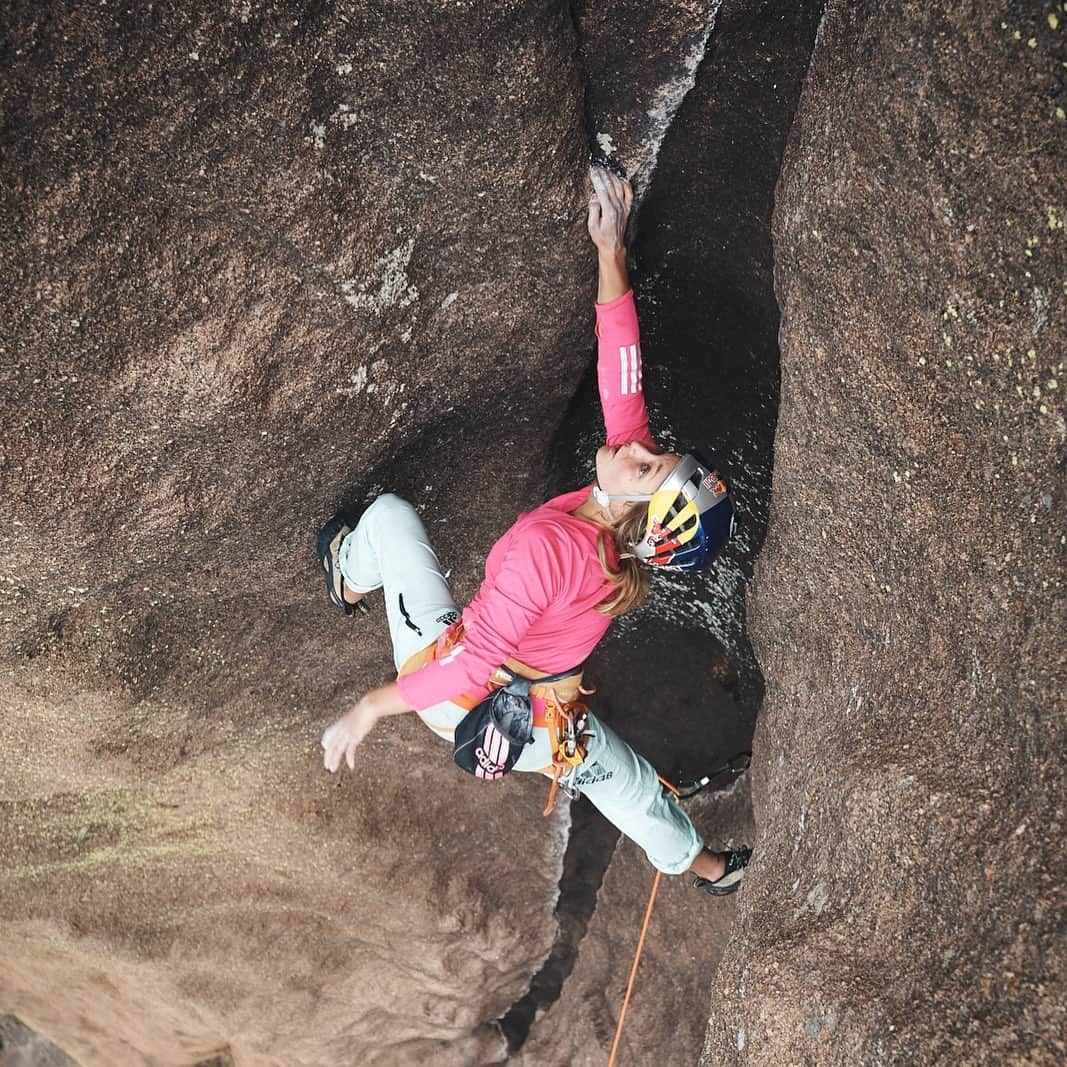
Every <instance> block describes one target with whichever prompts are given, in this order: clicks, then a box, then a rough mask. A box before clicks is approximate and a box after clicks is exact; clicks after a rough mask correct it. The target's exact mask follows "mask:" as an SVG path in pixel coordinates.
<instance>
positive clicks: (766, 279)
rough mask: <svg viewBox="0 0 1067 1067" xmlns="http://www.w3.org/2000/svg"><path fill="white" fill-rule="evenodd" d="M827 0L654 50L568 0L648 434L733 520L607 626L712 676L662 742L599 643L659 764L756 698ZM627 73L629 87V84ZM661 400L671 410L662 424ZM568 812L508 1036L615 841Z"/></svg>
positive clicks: (569, 468) (583, 927) (727, 741)
mask: <svg viewBox="0 0 1067 1067" xmlns="http://www.w3.org/2000/svg"><path fill="white" fill-rule="evenodd" d="M821 7H822V5H821V2H818V0H805V2H804V3H802V4H801V5H798V6H797V7H796V8H795V9H792V10H791V11H788V12H786V11H772V10H771V9H770V8H768V6H767V5H765V4H762V3H760V2H758V0H744V2H738V3H734V4H728V5H722V4H720V3H718V2H716V3H714V4H712V5H709V7H708V9H707V10H705V11H704V12H703V13H702V14H703V16H704V19H703V21H702V22H701V23H700V24H699V25H698V24H697V22H696V21H695V19H694V15H693V8H692V7H690V8H688V9H686V10H685V12H683V15H684V18H685V19H687V20H688V21H685V22H684V24H682V23H679V21H678V20H677V19H676V21H675V23H674V26H673V28H674V30H675V31H676V37H675V39H674V40H675V42H678V41H679V40H681V42H682V46H681V47H677V48H676V51H675V53H674V54H673V55H672V56H669V57H667V56H665V55H664V52H663V50H662V48H660V50H659V51H658V52H657V51H656V49H657V48H659V42H656V41H652V42H649V41H647V40H646V38H645V37H644V36H642V34H640V33H638V32H635V29H634V27H635V24H636V25H640V26H641V27H642V28H648V29H651V27H652V23H653V22H654V21H655V19H657V18H659V17H661V13H656V14H652V13H650V12H649V9H647V8H642V9H638V8H634V9H633V10H631V9H630V8H627V7H626V6H625V5H623V6H622V8H621V9H620V11H614V12H613V13H612V14H613V15H618V16H620V17H619V19H618V21H617V22H613V23H612V24H611V25H608V24H607V22H606V21H605V16H604V15H603V13H602V12H599V11H598V10H596V9H594V8H593V7H592V6H591V5H590V6H589V7H588V8H586V5H585V3H584V0H573V2H572V6H571V10H572V15H573V17H574V20H575V26H576V29H577V31H578V32H579V39H580V40H581V42H582V45H583V49H582V64H583V67H584V70H585V73H586V77H587V84H586V115H587V121H589V122H591V123H592V124H591V125H590V127H589V130H588V134H589V137H590V141H591V142H592V143H593V144H598V142H599V147H601V148H602V149H605V150H608V149H610V150H613V151H614V154H615V156H616V158H618V159H620V160H621V161H622V162H623V163H624V164H625V165H626V166H627V169H628V171H629V172H630V173H631V174H632V175H634V179H635V184H636V186H637V191H638V195H639V196H640V198H641V216H642V220H643V222H644V226H643V227H642V234H641V237H640V240H637V241H635V242H633V244H632V247H633V249H634V252H635V259H636V263H637V266H638V267H639V270H635V282H636V288H637V290H638V299H639V305H640V310H641V318H642V333H643V344H644V346H645V347H646V349H647V351H648V352H649V353H650V356H649V362H648V363H647V364H646V380H647V381H649V382H650V384H651V389H650V397H649V400H650V409H651V414H652V420H653V430H654V432H655V433H656V435H657V440H660V441H661V443H663V444H664V445H666V446H667V447H670V448H674V449H679V448H680V449H685V448H688V447H695V448H697V449H698V450H701V451H704V450H707V451H708V453H709V458H711V459H712V460H713V461H715V462H718V463H720V464H722V465H723V467H722V469H723V470H724V472H725V473H727V476H728V477H730V478H731V480H732V481H733V482H734V484H735V488H736V491H737V493H738V496H739V500H740V501H741V508H742V513H743V519H744V522H745V529H744V532H743V534H742V535H741V536H740V537H739V538H738V539H737V541H736V543H735V544H734V545H733V546H732V547H731V549H730V550H729V551H728V552H727V554H726V556H725V557H724V559H723V560H722V561H720V562H719V563H718V564H717V565H716V567H715V568H714V569H713V570H712V571H710V572H709V573H707V574H705V575H703V576H701V577H699V578H696V579H694V578H693V577H692V576H689V577H688V578H687V579H686V580H685V581H672V580H671V576H667V579H666V580H661V581H659V582H657V588H656V589H655V592H654V598H653V602H651V603H650V604H649V605H648V606H647V607H646V608H645V609H643V610H642V611H641V612H637V613H634V614H633V615H632V616H628V617H627V618H626V619H625V620H623V621H622V623H621V624H620V625H616V626H615V627H614V630H615V640H621V641H622V644H623V645H625V646H626V647H633V646H634V644H636V643H641V644H644V645H645V646H646V647H648V648H655V649H656V663H657V670H660V671H667V672H671V671H672V670H674V665H675V664H677V671H676V674H677V677H678V678H679V679H684V678H688V679H690V681H689V683H684V682H679V684H681V685H684V684H689V685H690V686H691V685H692V679H693V678H694V677H695V676H694V674H693V673H692V672H693V670H694V668H695V666H696V665H697V664H700V665H701V669H702V670H704V671H706V672H707V679H706V686H707V688H706V691H705V692H704V694H703V695H702V696H701V698H700V699H699V700H695V701H693V702H692V705H691V707H690V709H689V710H688V711H687V712H686V713H685V714H684V715H683V716H682V717H681V719H680V720H679V721H678V722H676V723H675V724H674V726H675V730H674V732H673V737H674V743H673V745H672V744H664V743H663V742H662V741H661V740H660V739H657V737H656V736H654V734H653V733H652V732H651V731H650V730H649V727H648V724H647V723H646V722H644V721H643V716H642V712H641V708H642V707H644V706H647V703H648V699H649V697H650V695H651V694H650V686H651V685H652V684H654V683H653V680H651V679H645V678H644V677H643V675H642V676H640V677H637V676H635V677H630V676H629V674H628V672H627V670H625V669H624V668H625V655H623V658H622V660H621V661H614V662H613V661H612V658H611V657H612V652H611V651H610V650H609V649H607V648H606V647H605V648H602V649H601V650H600V651H598V654H597V657H598V660H599V661H601V662H600V666H601V667H604V666H608V667H610V668H611V673H613V674H614V675H617V677H612V678H611V679H610V682H611V684H610V686H605V687H604V692H603V693H602V696H604V695H606V693H607V690H608V689H615V688H616V687H617V688H618V693H617V694H615V695H616V697H618V698H621V699H616V700H615V705H616V706H615V707H614V708H613V710H612V713H611V721H612V723H613V725H615V726H617V727H618V728H619V730H620V732H621V733H622V734H623V735H624V736H626V737H627V738H628V739H630V740H631V741H632V742H633V743H634V744H635V746H636V747H637V748H638V749H639V750H640V751H642V752H644V753H645V754H646V755H648V756H649V757H650V758H651V759H652V761H653V762H654V763H656V764H657V765H659V766H661V767H663V768H664V769H668V770H669V768H670V764H671V761H672V760H676V759H678V758H679V751H678V747H677V742H678V739H679V738H681V737H686V738H688V739H690V740H691V741H692V749H693V751H694V752H695V751H696V750H698V749H699V750H701V752H702V758H703V757H706V756H707V753H706V752H703V749H704V748H705V747H709V748H711V747H714V748H715V749H721V751H719V752H718V755H720V756H723V755H725V754H727V753H728V752H729V751H736V750H738V749H739V748H743V747H747V746H748V745H749V744H750V743H751V737H752V732H753V730H754V725H755V717H756V712H757V709H758V707H759V705H760V703H761V701H762V696H763V679H762V674H761V673H760V670H759V666H758V664H757V663H756V662H755V658H754V656H753V655H752V651H751V647H750V645H749V641H748V635H747V629H746V627H745V607H744V600H745V587H746V583H747V578H748V575H749V574H750V573H751V568H752V564H753V560H754V557H755V555H756V553H757V552H758V551H759V548H760V546H761V544H762V540H763V535H764V531H765V529H766V520H767V506H768V501H769V496H770V481H771V465H772V454H773V439H774V430H775V425H776V421H777V401H778V375H779V369H778V367H779V353H778V344H777V335H778V323H779V314H778V307H777V301H776V298H775V294H774V287H773V250H772V247H771V238H770V232H771V216H772V212H773V207H774V187H775V183H776V181H777V177H778V172H779V169H780V165H781V159H782V154H783V151H784V148H785V143H786V139H787V136H788V133H789V129H790V126H791V123H792V118H793V112H794V109H795V105H796V100H797V98H798V96H799V93H800V87H801V84H802V81H803V77H804V73H805V71H806V69H807V64H808V61H809V59H810V54H811V46H812V40H813V37H814V32H815V28H816V26H817V25H818V21H819V15H820V13H821ZM677 10H678V11H681V10H682V9H681V8H680V7H679V8H678V9H677ZM671 17H674V15H672V16H671ZM679 17H681V16H679ZM627 19H629V21H627ZM713 31H714V37H713V36H712V34H713ZM713 43H714V47H712V45H713ZM601 49H604V50H606V51H607V53H608V54H607V55H605V54H600V51H599V50H601ZM642 50H645V51H647V52H648V53H649V54H651V55H652V56H653V58H654V59H655V62H656V66H655V67H654V69H655V71H656V72H657V73H660V72H663V76H661V77H658V78H657V77H655V76H652V77H650V76H649V72H648V70H647V69H645V68H644V66H643V64H644V63H645V60H646V58H647V56H646V55H644V54H642V55H636V56H635V55H634V52H635V51H637V52H642ZM679 57H680V58H679ZM627 74H630V75H631V76H632V78H633V80H634V85H631V86H628V87H627V88H623V87H622V86H624V85H626V75H627ZM613 91H614V92H615V93H616V96H615V97H612V96H611V93H612V92H613ZM635 115H636V118H635V117H634V116H635ZM613 116H614V117H613ZM616 129H618V130H619V131H620V136H619V137H618V139H617V140H616V141H615V142H613V143H611V144H604V143H603V142H602V141H601V137H600V135H602V134H606V135H610V132H611V131H613V130H616ZM653 173H655V177H656V181H655V182H654V183H653V182H652V181H651V178H652V175H653ZM695 176H699V180H698V181H694V177H695ZM594 367H595V361H591V366H590V371H589V373H588V374H587V375H586V378H585V379H584V380H583V382H582V385H581V387H580V388H579V390H578V391H577V393H576V395H575V397H574V400H573V401H572V404H571V407H570V410H569V411H568V413H567V415H566V417H565V420H564V423H563V425H562V426H561V429H560V432H559V434H558V435H557V440H556V442H555V446H554V450H553V454H552V459H551V463H552V467H551V474H550V481H551V482H552V484H554V485H555V486H558V487H559V488H565V487H568V486H571V485H574V484H579V483H580V482H581V480H582V479H583V478H584V479H585V480H588V478H589V476H590V475H591V470H590V469H589V467H588V463H589V458H590V457H592V455H593V454H594V451H595V447H596V445H597V444H598V443H599V435H600V433H601V429H600V424H599V414H598V409H597V400H596V383H595V369H594ZM661 411H662V412H665V413H669V423H670V429H668V428H667V426H666V425H665V419H664V417H663V415H662V414H661ZM671 431H673V433H672V432H671ZM667 632H669V633H670V634H671V635H672V636H671V637H670V639H668V640H666V644H665V645H662V646H661V644H657V639H658V638H660V637H661V635H663V634H664V633H667ZM698 638H703V639H705V640H706V642H707V644H706V646H701V645H699V642H698V640H697V639H698ZM694 644H695V645H696V646H698V647H697V648H696V649H694V647H691V646H693V645H694ZM617 651H618V650H616V652H617ZM723 746H732V747H728V748H724V747H723ZM574 811H575V819H574V823H573V825H572V829H571V834H570V838H569V841H568V847H567V852H566V856H565V860H564V869H563V873H562V876H561V878H560V885H559V896H558V900H557V905H556V915H557V918H558V921H559V924H560V931H559V935H558V937H557V939H556V943H555V944H554V945H553V947H552V950H551V951H550V952H549V954H548V956H547V957H546V960H545V963H544V966H543V967H542V969H541V971H540V972H538V974H536V975H535V976H534V977H533V979H532V980H531V983H530V989H529V992H528V993H527V995H526V996H525V997H523V998H522V999H521V1000H519V1001H517V1002H516V1004H515V1005H513V1006H512V1008H511V1009H510V1010H509V1011H508V1012H507V1013H506V1014H505V1015H504V1016H503V1017H502V1018H501V1019H500V1020H499V1023H498V1024H499V1026H500V1028H501V1030H502V1031H503V1033H504V1036H505V1037H506V1039H507V1041H508V1044H509V1047H510V1048H511V1049H512V1051H514V1050H515V1049H517V1048H518V1047H519V1046H520V1045H521V1044H522V1043H523V1042H524V1041H526V1039H527V1037H528V1035H529V1033H530V1029H531V1026H532V1025H533V1024H534V1022H535V1020H536V1019H537V1018H538V1016H539V1015H541V1014H543V1013H544V1012H545V1011H547V1010H548V1009H549V1008H550V1007H551V1005H552V1004H553V1002H555V1001H556V1000H558V999H560V998H561V994H562V992H563V990H564V989H565V988H567V987H568V986H567V980H568V978H569V976H570V975H571V972H572V971H573V970H574V968H575V966H576V964H577V962H578V953H579V951H580V948H581V942H582V939H583V938H584V936H585V933H586V931H587V930H588V928H589V924H590V921H591V920H592V918H593V916H594V914H595V912H596V908H597V906H598V902H599V893H600V886H601V884H602V880H603V878H604V875H605V873H606V870H607V866H608V864H609V863H610V861H611V858H612V856H613V855H614V852H615V846H616V844H617V841H618V838H617V836H616V835H615V834H614V832H612V831H610V830H609V829H608V828H607V827H605V826H604V825H603V824H602V823H601V822H600V820H599V819H598V817H597V816H595V815H593V813H592V812H591V811H590V810H589V809H588V806H587V805H585V804H584V802H583V803H582V804H576V805H575V806H574ZM583 811H584V813H585V814H584V816H583V815H580V814H579V813H581V812H583ZM598 823H599V825H598ZM608 834H610V836H606V835H608ZM554 1017H555V1015H554ZM564 1017H567V1013H566V1010H565V1009H564Z"/></svg>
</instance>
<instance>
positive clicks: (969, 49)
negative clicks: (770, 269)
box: [703, 2, 1067, 1067]
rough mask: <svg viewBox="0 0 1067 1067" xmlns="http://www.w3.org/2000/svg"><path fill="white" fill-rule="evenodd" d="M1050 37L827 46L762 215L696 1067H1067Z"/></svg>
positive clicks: (912, 12) (873, 14)
mask: <svg viewBox="0 0 1067 1067" xmlns="http://www.w3.org/2000/svg"><path fill="white" fill-rule="evenodd" d="M1055 10H1056V11H1058V10H1059V9H1058V8H1056V9H1055ZM1049 12H1053V15H1050V14H1049ZM1054 15H1055V12H1054V9H1053V8H1052V7H1051V6H1050V7H1048V8H1047V10H1046V9H1045V8H1040V7H1036V6H1031V5H1005V4H997V5H994V7H993V8H990V7H989V6H988V5H977V4H959V5H954V6H953V7H952V8H951V10H950V9H949V8H948V6H947V5H934V6H931V5H927V4H919V3H913V4H902V5H893V6H887V5H877V4H845V3H837V2H831V3H830V4H829V5H828V9H827V13H826V16H825V19H824V21H823V24H822V26H821V29H820V33H819V38H818V44H817V47H816V51H815V55H814V58H813V60H812V66H811V69H810V71H809V75H808V79H807V83H806V86H805V91H804V96H803V98H802V101H801V104H800V108H799V111H798V114H797V120H796V124H795V127H794V134H793V140H792V143H791V149H790V151H789V154H788V157H787V159H786V162H785V167H784V170H783V174H782V179H781V182H780V184H779V187H778V194H777V210H776V217H775V248H776V278H777V287H778V295H779V300H780V304H781V309H782V317H783V327H782V400H781V407H780V417H779V423H778V433H777V436H776V439H775V470H774V501H773V504H772V508H771V517H770V528H769V533H768V537H767V541H766V543H765V545H764V549H763V553H762V556H761V558H760V562H759V565H758V568H757V575H756V581H755V587H754V590H753V596H752V597H751V599H750V607H749V619H750V623H751V627H752V634H753V642H754V645H755V648H756V652H757V654H758V657H759V661H760V664H761V666H762V668H763V671H764V675H765V678H766V684H767V693H766V699H765V702H764V706H763V709H762V711H761V714H760V719H759V723H758V725H757V730H756V738H755V743H754V751H755V764H754V769H753V781H752V790H753V800H754V805H755V818H756V830H757V837H758V841H759V851H758V854H757V860H756V863H755V864H754V866H753V868H752V870H751V873H750V877H749V879H748V880H747V882H746V886H745V890H744V892H742V893H741V894H740V902H739V907H738V928H737V930H736V933H735V935H734V937H733V939H732V940H731V943H730V946H729V948H728V950H727V952H726V956H725V958H724V962H723V966H722V969H721V970H720V973H719V978H718V983H717V989H718V995H717V997H716V999H715V1000H714V1001H713V1003H712V1010H711V1016H710V1023H711V1025H710V1029H709V1036H708V1044H707V1047H706V1050H705V1054H704V1059H703V1062H704V1063H706V1064H708V1065H715V1067H719V1065H721V1064H728V1063H753V1064H776V1063H811V1064H820V1065H821V1064H850V1065H851V1064H857V1063H864V1064H882V1063H885V1064H945V1063H968V1064H969V1063H983V1064H985V1063H988V1064H1006V1063H1011V1064H1015V1063H1029V1064H1050V1065H1051V1064H1058V1063H1062V1062H1063V1060H1064V1055H1065V1049H1064V1045H1063V1035H1064V1032H1065V1029H1064V1005H1065V990H1064V985H1063V969H1062V968H1063V940H1062V916H1063V897H1062V892H1063V888H1062V887H1063V884H1064V875H1065V871H1064V854H1063V848H1062V840H1063V832H1064V823H1063V815H1064V791H1063V752H1064V736H1063V711H1064V707H1063V693H1064V682H1065V679H1064V671H1063V634H1062V620H1063V608H1064V603H1063V534H1062V532H1063V503H1062V491H1063V484H1064V477H1063V473H1064V472H1063V466H1062V457H1063V443H1064V418H1063V405H1062V401H1061V395H1062V387H1063V380H1064V379H1063V358H1064V351H1065V347H1067V346H1065V343H1064V342H1065V337H1064V325H1063V324H1064V289H1063V279H1064V276H1065V267H1067V259H1065V256H1064V247H1063V246H1064V240H1063V229H1062V219H1063V217H1064V209H1065V207H1067V204H1065V200H1064V186H1063V173H1064V163H1065V160H1064V152H1063V146H1064V122H1063V111H1062V107H1063V104H1064V97H1063V88H1062V80H1061V79H1062V61H1063V59H1064V49H1063V43H1062V42H1063V36H1062V35H1063V14H1062V12H1060V13H1059V14H1058V15H1055V17H1054ZM1057 108H1060V109H1061V110H1059V111H1057Z"/></svg>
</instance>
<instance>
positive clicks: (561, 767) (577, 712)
mask: <svg viewBox="0 0 1067 1067" xmlns="http://www.w3.org/2000/svg"><path fill="white" fill-rule="evenodd" d="M549 692H550V693H551V696H552V699H551V700H549V701H548V702H547V703H546V704H545V726H546V727H547V728H548V743H549V746H550V748H551V750H552V785H551V786H550V788H549V790H548V803H547V804H546V805H545V810H544V811H543V812H542V814H543V815H550V814H551V813H552V811H553V810H554V809H555V807H556V794H557V792H558V791H559V788H560V786H561V785H562V786H563V789H564V791H565V792H566V791H568V790H567V785H566V782H565V779H566V778H568V777H570V776H572V775H573V774H574V773H575V772H576V771H577V770H578V768H579V767H580V766H581V765H582V764H583V763H584V762H585V756H586V753H587V752H588V751H589V740H588V739H589V738H590V737H591V736H592V734H591V733H590V731H589V705H588V704H586V703H585V701H584V700H572V701H571V702H570V703H567V702H566V701H563V700H560V698H559V694H558V693H557V692H556V691H555V689H551V690H550V691H549ZM578 692H579V694H580V695H581V696H588V695H589V694H590V693H591V692H593V690H591V689H582V688H581V687H579V690H578Z"/></svg>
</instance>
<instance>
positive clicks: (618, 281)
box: [589, 167, 634, 304]
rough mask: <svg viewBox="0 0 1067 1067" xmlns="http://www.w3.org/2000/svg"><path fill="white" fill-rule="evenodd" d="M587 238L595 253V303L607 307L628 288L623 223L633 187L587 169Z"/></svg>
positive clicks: (601, 171) (607, 172)
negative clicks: (590, 187) (589, 183)
mask: <svg viewBox="0 0 1067 1067" xmlns="http://www.w3.org/2000/svg"><path fill="white" fill-rule="evenodd" d="M589 177H590V180H591V181H592V183H593V194H592V196H590V198H589V236H590V238H592V241H593V244H595V245H596V250H597V264H598V268H599V282H598V285H597V295H596V300H597V303H598V304H609V303H611V301H612V300H617V299H618V298H619V297H620V296H622V295H623V293H625V292H626V291H627V290H628V289H629V288H630V276H629V272H628V271H627V269H626V243H625V241H626V223H627V222H628V221H629V218H630V209H631V208H632V207H633V203H634V191H633V187H632V186H631V185H630V183H629V182H628V181H624V180H623V179H622V178H619V177H617V176H616V175H615V174H613V173H612V172H611V171H610V170H606V169H605V168H603V167H590V168H589Z"/></svg>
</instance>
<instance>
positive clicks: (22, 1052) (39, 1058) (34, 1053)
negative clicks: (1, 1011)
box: [0, 1015, 78, 1067]
mask: <svg viewBox="0 0 1067 1067" xmlns="http://www.w3.org/2000/svg"><path fill="white" fill-rule="evenodd" d="M0 1067H78V1064H77V1063H75V1061H74V1060H72V1059H71V1058H70V1057H69V1056H68V1055H67V1054H66V1053H65V1052H64V1051H63V1050H62V1049H61V1048H60V1047H59V1046H58V1045H56V1044H54V1043H53V1042H51V1041H49V1040H48V1038H46V1037H42V1036H41V1035H40V1034H38V1033H37V1032H36V1031H34V1030H33V1029H32V1028H31V1027H29V1026H27V1025H26V1024H25V1023H24V1022H23V1021H22V1020H21V1019H19V1018H18V1016H16V1015H0Z"/></svg>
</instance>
